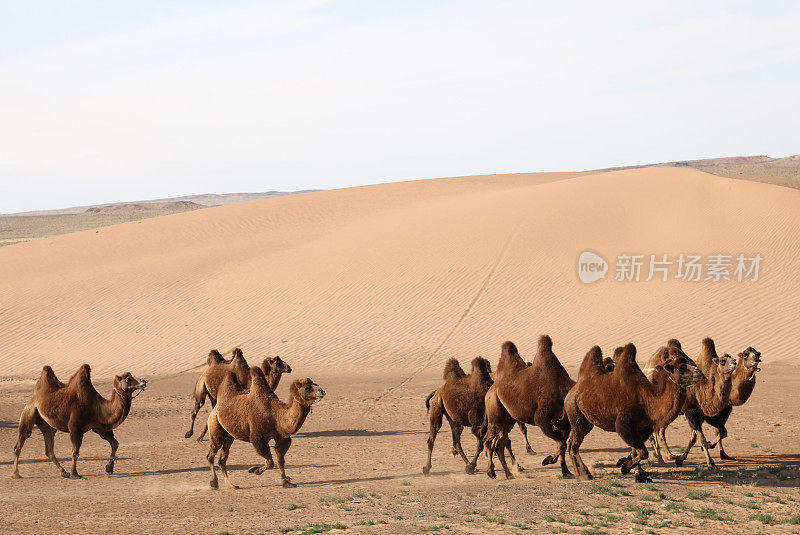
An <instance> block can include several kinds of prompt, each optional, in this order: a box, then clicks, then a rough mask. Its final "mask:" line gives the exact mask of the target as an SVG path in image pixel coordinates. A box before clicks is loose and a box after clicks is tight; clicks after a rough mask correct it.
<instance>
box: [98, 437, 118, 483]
mask: <svg viewBox="0 0 800 535" xmlns="http://www.w3.org/2000/svg"><path fill="white" fill-rule="evenodd" d="M95 433H97V434H98V435H100V438H102V439H103V440H105V441H106V442H108V444H109V445H110V446H111V455H110V456H109V458H108V463H107V464H106V474H108V475H111V474H113V473H114V463H116V462H117V448H118V447H119V441H118V440H117V439H116V438H114V431H111V430H108V431H97V430H95Z"/></svg>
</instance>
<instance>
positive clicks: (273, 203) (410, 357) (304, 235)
mask: <svg viewBox="0 0 800 535" xmlns="http://www.w3.org/2000/svg"><path fill="white" fill-rule="evenodd" d="M799 226H800V191H793V190H788V189H785V188H780V187H776V186H772V185H769V184H761V183H751V182H745V181H739V180H732V179H728V178H722V177H717V176H712V175H708V174H705V173H701V172H698V171H694V170H690V169H679V168H648V169H638V170H625V171H616V172H608V173H597V174H583V175H581V174H578V173H574V174H552V173H551V174H524V175H523V174H521V175H493V176H483V177H465V178H451V179H438V180H428V181H415V182H404V183H394V184H385V185H377V186H368V187H360V188H349V189H342V190H333V191H323V192H313V193H305V194H299V195H292V196H287V197H279V198H273V199H266V200H260V201H253V202H249V203H243V204H237V205H230V206H222V207H218V208H210V209H205V210H200V211H195V212H186V213H181V214H176V215H172V216H166V217H160V218H155V219H149V220H145V221H138V222H133V223H127V224H123V225H117V226H113V227H106V228H102V229H99V230H91V231H86V232H79V233H75V234H70V235H65V236H58V237H54V238H47V239H42V240H38V241H35V242H30V243H23V244H18V245H13V246H9V247H6V248H4V249H0V295H2V299H0V347H2V349H3V359H2V361H0V376H2V377H7V378H11V377H21V378H29V377H34V376H37V375H38V373H39V371H40V370H41V366H42V365H43V364H44V363H49V364H51V365H53V367H54V368H55V370H56V373H57V374H59V375H64V376H66V375H67V374H68V373H70V372H71V371H72V370H74V369H75V367H76V366H77V365H78V364H80V363H81V362H84V361H85V362H89V363H91V364H92V365H93V368H94V369H95V373H96V374H97V375H103V374H110V373H117V372H120V371H122V370H131V371H133V372H134V373H137V374H148V375H157V374H168V373H174V372H179V371H182V370H186V369H189V368H192V367H194V366H197V365H199V364H201V363H203V362H204V361H205V355H206V354H207V353H208V350H209V349H210V348H213V347H216V348H219V349H220V350H230V349H231V348H233V347H235V346H241V347H242V348H243V349H244V351H245V355H246V356H248V357H249V358H250V359H251V361H256V360H258V361H260V360H261V359H262V358H263V357H264V356H268V355H273V354H280V355H281V356H283V357H284V358H286V359H287V360H289V361H290V362H291V363H292V366H293V367H295V369H296V370H298V371H301V370H302V371H301V372H300V373H303V374H305V373H308V374H312V373H313V371H314V370H322V369H324V370H326V371H341V372H355V373H357V372H358V371H361V370H371V371H376V370H377V371H380V370H387V369H391V370H392V371H393V372H394V374H395V375H398V374H399V375H400V376H403V377H405V378H407V379H408V378H412V377H414V374H416V373H418V372H419V371H420V370H422V369H423V368H424V367H425V366H435V367H438V366H439V365H440V364H441V362H442V361H443V360H444V359H446V358H448V357H450V356H456V357H458V358H463V359H469V358H471V357H473V356H476V355H484V356H488V357H490V358H491V359H492V360H495V359H496V358H497V355H498V351H499V347H500V344H501V343H502V341H504V340H506V339H511V340H514V341H515V342H516V343H517V345H518V346H519V347H520V350H521V352H522V353H523V354H524V355H529V356H532V352H533V350H534V346H535V340H536V338H537V336H538V335H539V334H540V333H549V334H550V335H551V336H553V339H554V344H555V345H554V350H555V352H556V354H557V355H558V356H559V357H560V358H561V359H562V360H563V361H564V362H566V363H573V364H574V363H576V362H578V361H579V360H580V359H581V358H582V357H583V355H584V354H585V352H586V351H587V350H588V348H589V347H590V346H591V345H593V344H595V343H597V344H600V345H601V346H602V347H603V349H604V350H606V351H610V350H611V349H613V347H614V346H615V345H617V344H620V343H623V342H627V341H632V342H634V343H635V344H637V346H638V347H639V348H640V350H641V353H642V354H647V355H648V356H649V354H650V353H652V351H653V350H654V349H655V348H656V347H657V346H658V345H659V344H660V343H662V342H663V341H665V340H666V339H667V338H669V337H673V336H675V337H678V338H680V339H681V340H683V341H684V342H685V345H686V346H687V349H688V352H689V353H690V354H692V353H694V352H696V351H697V350H698V349H699V342H700V339H701V338H702V337H703V336H706V335H712V336H714V337H715V339H716V340H717V345H718V349H719V350H721V351H729V352H733V351H740V350H741V349H743V348H744V347H746V346H747V345H754V346H756V347H758V348H759V349H760V350H761V351H762V352H763V355H764V358H765V359H769V360H770V361H773V360H782V359H797V353H796V351H795V348H796V346H797V344H796V341H797V333H798V332H800V316H799V315H798V314H797V311H798V310H800V284H798V282H800V259H798V252H800V235H798V233H797V231H796V229H797V228H798V227H799ZM586 249H591V250H593V251H596V252H598V253H600V254H602V255H604V256H605V257H606V259H608V260H609V261H610V262H611V264H612V269H613V261H614V259H615V258H616V255H617V254H618V253H622V252H634V253H644V254H649V253H658V254H660V253H669V254H671V255H677V254H678V253H681V252H685V253H702V254H713V253H717V252H727V253H732V254H736V253H740V252H744V253H760V254H761V255H762V256H763V257H764V261H763V264H762V268H761V278H760V280H759V281H758V282H755V283H744V282H743V283H738V282H720V283H712V282H697V283H683V282H680V281H674V280H670V281H668V282H666V283H664V282H661V281H652V282H649V283H645V282H639V283H618V282H613V281H609V280H606V281H601V282H598V283H595V284H592V285H584V284H582V283H581V282H580V281H579V280H578V278H577V275H576V261H577V257H578V255H579V254H580V252H582V251H584V250H586ZM612 276H613V274H612Z"/></svg>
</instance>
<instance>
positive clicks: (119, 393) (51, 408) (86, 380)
mask: <svg viewBox="0 0 800 535" xmlns="http://www.w3.org/2000/svg"><path fill="white" fill-rule="evenodd" d="M91 372H92V370H91V368H90V367H89V365H88V364H84V365H83V366H81V367H80V368H78V371H77V372H75V375H73V376H72V377H71V378H70V380H69V382H68V383H67V384H64V383H62V382H61V381H59V380H58V378H57V377H56V375H55V374H54V373H53V369H52V368H51V367H50V366H45V367H44V368H43V369H42V375H41V376H40V377H39V380H38V381H36V385H35V386H34V387H33V397H32V398H31V400H30V401H29V402H28V404H27V405H25V408H24V409H23V410H22V414H21V415H20V417H19V438H18V439H17V443H16V445H15V446H14V473H13V474H12V476H11V477H13V478H15V479H16V478H19V477H20V475H19V468H18V465H19V454H20V452H22V445H23V444H25V440H27V439H28V437H30V436H31V432H32V431H33V426H34V425H36V426H37V427H38V428H39V430H40V431H41V432H42V435H43V436H44V452H45V455H47V457H48V459H50V460H51V461H53V464H55V465H56V467H57V468H58V469H59V470H60V471H61V477H72V478H80V477H81V476H80V475H78V454H79V453H80V449H81V443H82V442H83V435H84V434H85V433H86V432H87V431H94V432H95V433H97V434H98V435H100V438H102V439H103V440H105V441H107V442H108V443H109V444H110V445H111V456H110V458H109V460H108V464H106V473H108V474H112V473H113V472H114V462H115V461H116V460H117V447H118V446H119V442H118V441H117V439H116V438H114V429H116V428H117V427H118V426H119V425H120V424H121V423H122V422H124V421H125V418H126V417H127V416H128V412H130V410H131V399H132V397H133V393H134V392H135V391H137V390H144V388H145V387H146V386H147V381H145V380H144V379H137V378H136V377H134V376H133V375H131V374H130V372H125V373H123V374H122V375H117V376H116V377H115V378H114V388H113V390H112V392H111V399H105V398H104V397H103V396H101V395H100V394H99V393H98V392H97V390H95V388H94V386H93V385H92V378H91ZM56 431H61V432H63V433H69V438H70V441H71V442H72V472H71V473H67V471H66V470H64V468H63V467H62V466H61V464H60V463H59V462H58V459H57V458H56V455H55V453H54V452H53V445H54V442H55V436H56Z"/></svg>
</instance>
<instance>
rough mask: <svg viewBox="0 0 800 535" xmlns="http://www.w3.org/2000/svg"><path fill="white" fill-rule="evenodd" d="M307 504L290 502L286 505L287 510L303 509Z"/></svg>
mask: <svg viewBox="0 0 800 535" xmlns="http://www.w3.org/2000/svg"><path fill="white" fill-rule="evenodd" d="M306 507H307V506H306V504H304V503H303V502H297V503H290V504H289V505H287V506H286V510H287V511H294V510H295V509H305V508H306Z"/></svg>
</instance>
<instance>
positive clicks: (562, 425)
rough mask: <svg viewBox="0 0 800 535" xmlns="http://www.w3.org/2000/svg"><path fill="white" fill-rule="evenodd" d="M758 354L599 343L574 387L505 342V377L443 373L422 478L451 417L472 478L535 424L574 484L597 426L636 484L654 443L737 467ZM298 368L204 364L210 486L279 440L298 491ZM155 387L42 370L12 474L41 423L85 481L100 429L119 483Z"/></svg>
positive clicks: (49, 443) (553, 360)
mask: <svg viewBox="0 0 800 535" xmlns="http://www.w3.org/2000/svg"><path fill="white" fill-rule="evenodd" d="M760 362H761V354H760V353H759V352H758V351H756V350H755V349H753V348H752V347H748V348H747V349H745V350H744V351H742V352H741V353H739V354H738V356H737V357H731V356H729V355H728V354H724V355H722V356H718V355H717V353H716V349H715V346H714V342H713V341H712V340H711V339H710V338H706V339H705V340H703V342H702V351H701V353H700V355H699V356H698V357H697V359H695V360H692V359H691V358H689V357H688V356H686V354H685V353H684V352H683V350H682V348H681V344H680V342H678V341H677V340H674V339H673V340H670V341H668V342H667V344H666V345H665V346H663V347H661V348H659V350H658V351H656V353H655V354H654V355H653V356H652V357H651V358H650V360H649V361H648V362H647V365H646V366H645V368H644V371H643V370H642V369H641V368H640V367H639V365H638V364H637V363H636V348H635V347H634V346H633V344H627V345H625V346H624V347H618V348H617V349H616V350H615V351H614V354H613V356H612V357H605V358H603V354H602V351H601V350H600V348H599V347H597V346H595V347H593V348H591V349H590V350H589V352H588V353H587V354H586V356H585V357H584V359H583V362H582V363H581V366H580V369H579V371H578V380H577V382H576V381H574V380H572V378H571V377H570V376H569V374H568V373H567V371H566V369H564V367H563V366H562V365H561V362H560V361H559V360H558V358H557V357H556V355H555V354H554V353H553V342H552V340H551V339H550V337H549V336H541V337H540V338H539V342H538V347H537V350H536V355H535V357H534V359H533V362H525V361H524V360H523V359H522V357H520V355H519V352H518V351H517V347H516V346H515V345H514V344H513V343H512V342H505V343H504V344H503V345H502V348H501V353H500V360H499V362H498V364H497V370H496V371H495V372H494V373H493V372H492V365H491V363H490V362H489V361H488V360H487V359H485V358H482V357H477V358H475V359H473V361H472V369H471V371H470V373H469V374H467V373H465V372H464V370H463V369H462V368H461V366H460V365H459V363H458V361H457V360H456V359H450V360H448V361H447V363H446V364H445V367H444V383H443V384H442V385H441V386H440V387H439V388H437V389H436V390H435V391H433V392H431V394H430V395H428V397H427V398H426V400H425V404H426V406H427V408H428V418H429V423H430V435H429V437H428V457H427V462H426V464H425V466H424V467H423V469H422V471H423V474H425V475H428V474H429V473H430V469H431V454H432V452H433V446H434V442H435V440H436V435H437V433H438V431H439V429H440V428H441V426H442V420H443V419H444V418H446V419H447V421H448V423H449V424H450V429H451V432H452V436H453V455H458V456H460V457H461V458H462V460H463V461H464V463H465V464H466V471H467V472H468V473H470V474H472V473H475V471H476V470H475V467H476V464H477V462H478V459H479V457H480V454H481V453H482V452H483V451H484V450H485V451H486V454H487V456H488V459H489V467H488V470H487V472H488V475H489V476H490V477H492V478H494V477H496V475H495V469H494V456H495V454H497V457H498V459H499V461H500V464H501V466H502V468H503V471H504V472H505V475H506V477H508V478H512V477H514V476H513V473H512V471H511V469H510V468H509V466H508V463H507V461H506V452H507V453H508V455H509V456H510V457H511V463H512V466H513V467H515V468H516V469H517V470H519V471H522V470H523V468H522V467H521V466H520V465H519V464H518V463H517V462H516V459H515V457H514V453H513V451H512V450H511V440H510V438H509V433H510V431H511V430H512V429H513V428H514V426H515V425H516V426H518V427H519V428H520V430H521V431H522V434H523V436H524V438H525V445H526V449H527V451H528V453H533V449H532V448H531V446H530V443H529V442H528V435H527V427H526V424H529V425H535V426H537V427H539V429H541V430H542V432H543V433H544V434H545V436H547V437H549V438H550V439H552V440H553V441H554V442H555V443H556V450H555V451H554V452H553V453H552V454H551V455H548V456H546V457H545V458H544V459H543V461H542V464H543V465H548V464H554V463H556V462H560V465H561V472H562V474H563V476H564V477H572V473H571V472H570V470H569V468H568V467H567V461H566V455H567V453H569V456H570V459H571V461H572V465H573V468H574V470H575V472H576V473H577V475H578V477H582V478H592V477H593V476H592V473H591V471H590V470H589V468H588V467H587V466H586V464H585V463H584V462H583V460H582V459H581V455H580V446H581V443H582V442H583V439H584V437H585V436H586V435H587V434H588V433H589V432H590V431H591V430H592V428H593V427H595V426H596V427H599V428H601V429H603V430H605V431H611V432H616V433H617V434H618V435H619V436H620V438H622V440H623V441H624V442H625V443H626V444H627V445H628V446H629V447H630V448H631V452H630V454H629V455H627V456H626V457H622V458H621V459H619V461H618V462H617V466H618V467H619V468H620V469H621V470H622V473H623V474H627V473H629V472H631V471H632V470H634V469H635V470H636V472H637V473H636V481H639V482H646V481H650V478H649V476H648V474H647V473H646V472H645V471H644V470H643V469H642V466H641V463H642V461H644V460H645V459H647V458H648V450H647V446H646V444H645V442H646V441H647V440H648V439H650V441H651V445H652V447H653V452H654V455H655V457H656V460H657V461H659V462H661V463H663V461H664V457H663V455H662V448H663V450H664V453H665V454H666V456H667V458H668V459H670V460H674V461H675V463H676V464H677V465H678V466H681V465H682V464H683V461H684V460H685V459H686V456H687V455H688V453H689V451H690V450H691V448H692V446H693V445H694V444H695V442H696V441H697V439H698V437H699V439H700V444H701V445H702V447H703V450H704V452H705V456H706V462H707V463H708V465H709V466H711V467H716V464H715V463H714V461H713V459H711V456H710V453H709V451H710V450H711V449H713V448H714V447H716V446H719V449H720V458H721V459H723V460H724V459H732V457H730V456H728V455H727V454H726V453H725V450H724V449H723V446H722V440H723V439H724V438H725V437H726V436H727V430H726V428H725V424H726V422H727V421H728V418H729V417H730V415H731V411H732V410H733V407H734V406H738V405H742V404H743V403H745V402H746V401H747V400H748V399H749V397H750V395H751V394H752V392H753V388H754V387H755V381H756V372H757V371H759V364H760ZM291 372H292V368H291V366H289V365H288V364H287V363H286V362H284V361H283V360H282V359H281V358H280V357H273V358H267V359H264V361H263V362H262V363H261V366H252V367H251V366H249V365H248V364H247V361H246V360H245V358H244V355H243V354H242V351H241V349H239V348H237V349H235V350H234V351H233V357H232V358H231V359H230V360H226V359H225V358H223V357H222V355H221V354H220V353H219V352H218V351H216V350H212V351H211V352H210V354H209V356H208V359H207V367H206V369H205V370H204V371H203V373H202V375H201V376H200V378H199V379H198V381H197V384H196V385H195V388H194V392H193V399H194V408H193V409H192V413H191V423H190V426H189V430H188V431H187V432H186V433H185V437H186V438H190V437H191V436H192V435H193V434H194V424H195V419H196V418H197V414H198V412H199V410H200V408H201V407H202V406H203V405H204V404H205V401H206V399H208V400H210V402H211V406H212V410H211V413H210V414H209V416H208V420H207V422H206V425H205V427H204V429H203V431H202V432H201V433H200V436H199V437H198V439H197V440H198V441H200V440H201V439H202V438H203V436H204V435H205V434H206V433H208V436H209V450H208V454H207V456H206V459H207V461H208V464H209V468H210V470H211V475H212V479H211V487H212V488H214V489H216V488H218V487H219V482H218V478H217V473H216V470H215V467H214V460H215V459H216V458H217V454H219V457H218V459H217V465H218V466H219V470H220V471H221V472H222V476H223V479H224V482H225V484H226V486H227V487H228V488H238V487H236V486H235V485H234V484H233V483H231V481H230V479H229V478H228V472H227V460H228V455H229V453H230V448H231V445H232V444H233V442H234V440H240V441H242V442H249V443H251V444H252V445H253V448H254V449H255V450H256V452H257V453H258V454H259V455H260V456H261V457H263V458H264V460H265V462H264V464H263V465H262V466H253V467H251V468H250V469H249V472H250V473H253V474H257V475H260V474H262V473H263V472H264V471H265V470H268V469H271V468H274V467H275V462H274V461H273V459H272V454H271V451H270V446H269V442H270V441H274V448H275V453H276V455H277V459H278V468H279V470H280V474H281V483H282V485H283V487H294V486H295V484H294V483H292V481H291V478H290V477H289V476H287V475H286V470H285V455H286V452H287V451H288V449H289V446H290V445H291V443H292V438H291V437H292V435H294V434H295V433H297V431H298V430H299V429H300V427H301V426H302V425H303V423H304V422H305V420H306V417H307V416H308V414H309V413H310V412H311V407H312V405H313V404H314V403H316V402H317V401H319V400H320V399H322V398H323V397H324V396H325V391H324V390H323V389H322V388H320V387H319V385H317V384H316V383H314V382H313V381H312V380H311V379H309V378H304V379H299V380H296V381H294V382H293V383H292V384H291V385H290V388H289V400H288V402H283V401H281V400H280V399H279V398H278V397H277V395H276V394H275V389H276V388H277V386H278V383H279V382H280V380H281V377H282V375H283V374H285V373H291ZM146 386H147V382H146V381H145V380H144V379H139V378H136V377H134V376H133V375H131V374H130V373H128V372H126V373H124V374H122V375H118V376H116V377H115V378H114V384H113V390H112V393H111V397H110V398H109V399H106V398H104V397H103V396H101V395H100V393H98V392H97V390H96V389H95V388H94V386H93V385H92V380H91V369H90V367H89V365H88V364H84V365H83V366H81V367H80V368H79V369H78V371H77V372H75V374H74V375H73V376H72V377H71V378H70V380H69V381H68V382H67V383H66V384H65V383H62V382H61V381H59V380H58V378H57V377H56V376H55V374H54V373H53V370H52V368H50V366H45V367H44V369H43V370H42V375H41V377H40V378H39V380H38V381H37V382H36V385H35V386H34V391H33V397H32V398H31V400H30V401H29V402H28V404H27V405H26V406H25V408H24V409H23V410H22V414H21V415H20V420H19V437H18V440H17V443H16V445H15V446H14V471H13V474H12V477H14V478H19V477H20V474H19V467H18V465H19V456H20V453H21V451H22V446H23V445H24V443H25V441H26V440H27V439H28V438H29V437H30V436H31V433H32V431H33V427H34V425H35V426H36V427H38V428H39V429H40V430H41V432H42V435H43V436H44V442H45V454H46V455H47V457H48V458H49V459H50V460H51V461H52V462H53V464H55V465H56V467H57V468H58V469H59V470H60V472H61V475H62V477H65V478H79V477H81V476H80V475H78V471H77V462H78V456H79V453H80V447H81V443H82V441H83V436H84V434H86V433H87V432H88V431H94V432H95V433H97V434H98V435H99V436H100V437H101V438H103V439H104V440H106V441H107V442H108V443H109V445H110V446H111V455H110V458H109V461H108V464H107V465H106V472H107V473H108V474H112V473H113V471H114V463H115V461H116V452H117V447H118V446H119V442H118V441H117V440H116V439H115V438H114V429H116V428H117V427H118V426H119V425H120V424H121V423H122V422H123V421H124V420H125V418H126V417H127V416H128V413H129V412H130V408H131V401H132V399H133V398H134V397H135V396H136V395H137V392H141V391H142V390H144V389H145V387H146ZM681 414H684V415H685V416H686V419H687V421H688V422H689V426H690V428H691V436H690V438H689V443H688V445H687V447H686V448H685V450H684V451H683V453H682V454H681V455H679V456H675V455H673V454H672V452H671V451H670V449H669V446H668V445H667V441H666V434H665V431H666V429H667V427H668V426H669V425H670V424H671V423H672V422H673V421H674V420H675V419H676V418H678V416H680V415H681ZM704 423H708V424H710V425H711V426H713V427H714V428H716V431H717V436H716V438H715V440H714V441H713V442H709V441H708V440H707V439H706V437H705V435H704V433H703V424H704ZM465 427H469V428H470V430H471V432H472V434H473V435H474V436H475V437H476V439H477V450H476V452H475V455H474V456H473V458H472V459H471V460H470V459H469V458H468V457H467V455H466V454H465V453H464V450H463V448H462V446H461V433H462V432H463V430H464V428H465ZM56 431H61V432H64V433H69V436H70V441H71V442H72V470H71V471H70V472H67V471H66V470H65V469H64V468H63V467H62V466H61V464H60V463H59V461H58V459H57V458H56V456H55V453H54V452H53V445H54V437H55V434H56Z"/></svg>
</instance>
